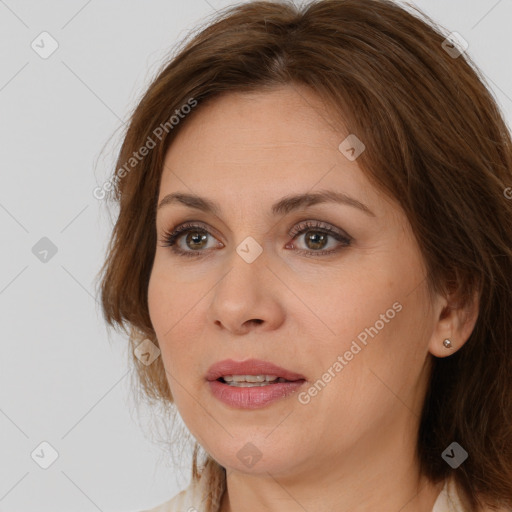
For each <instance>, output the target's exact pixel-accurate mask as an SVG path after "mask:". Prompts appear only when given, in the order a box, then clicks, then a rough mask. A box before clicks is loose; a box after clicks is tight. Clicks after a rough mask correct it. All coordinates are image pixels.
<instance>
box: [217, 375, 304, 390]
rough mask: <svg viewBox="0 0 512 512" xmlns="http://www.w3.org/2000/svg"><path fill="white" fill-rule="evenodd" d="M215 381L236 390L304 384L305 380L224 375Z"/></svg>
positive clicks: (266, 376)
mask: <svg viewBox="0 0 512 512" xmlns="http://www.w3.org/2000/svg"><path fill="white" fill-rule="evenodd" d="M216 380H217V382H222V383H223V384H227V385H228V386H233V387H238V388H253V387H262V386H272V385H275V384H281V383H283V382H305V379H296V380H288V379H284V378H283V377H277V376H276V375H226V376H224V377H219V378H218V379H216Z"/></svg>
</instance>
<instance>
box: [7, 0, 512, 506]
mask: <svg viewBox="0 0 512 512" xmlns="http://www.w3.org/2000/svg"><path fill="white" fill-rule="evenodd" d="M232 3H234V2H229V1H221V0H217V1H215V0H208V1H206V0H187V1H186V2H184V1H183V0H180V1H175V0H167V1H164V0H146V1H144V2H143V1H139V2H136V1H133V0H129V1H127V0H125V1H123V2H121V1H120V0H108V1H100V0H89V1H86V0H72V1H67V2H63V1H61V2H59V1H56V0H55V1H21V0H5V1H1V0H0V42H1V44H0V52H1V60H0V62H1V67H0V119H1V122H0V140H1V143H0V152H1V153H0V157H1V158H0V166H1V170H0V179H1V183H0V233H1V242H0V243H1V248H2V251H1V254H0V258H1V259H0V262H1V265H0V322H1V323H0V326H1V331H2V335H1V336H2V337H1V340H2V358H1V359H0V365H1V366H0V369H1V371H0V434H1V435H0V460H1V464H0V511H7V510H9V511H10V512H18V511H40V512H45V511H52V512H59V511H74V512H79V511H86V510H87V511H95V510H100V511H105V512H106V511H123V512H129V511H137V510H141V509H144V508H149V507H152V506H155V505H156V504H159V503H161V502H163V501H166V500H167V499H169V498H170V497H171V496H173V495H174V494H175V493H176V492H178V490H180V489H181V488H183V487H185V486H186V484H187V483H188V478H189V469H190V464H189V462H190V458H189V456H188V455H184V456H183V457H181V459H182V464H181V465H180V467H179V468H178V467H174V466H173V464H172V463H171V462H170V460H169V458H168V457H167V456H166V455H165V453H164V452H163V451H162V449H161V448H160V447H159V446H158V445H157V444H156V443H154V442H153V441H152V439H151V438H150V437H149V436H148V434H147V432H146V429H145V427H144V425H145V423H144V421H142V422H140V421H139V420H138V419H137V416H136V415H135V414H134V413H133V406H132V402H133V400H132V398H131V395H130V389H131V388H130V378H131V377H130V373H129V367H128V365H127V359H128V354H127V352H126V343H125V340H124V339H123V338H122V337H121V336H118V335H116V334H115V333H113V334H112V336H111V340H112V341H109V338H108V335H107V330H106V327H105V325H104V322H103V318H102V316H101V314H100V310H99V307H98V304H97V298H96V297H95V289H94V284H93V283H94V278H95V276H96V274H97V272H98V270H99V268H100V266H101V263H102V258H103V255H104V251H105V248H106V243H107V239H108V235H109V232H110V229H111V221H110V217H109V215H108V211H107V209H106V206H105V203H104V202H103V201H100V200H97V199H96V198H95V197H94V196H93V194H92V191H93V189H94V188H95V187H96V186H98V185H101V184H102V183H104V182H105V181H106V180H107V179H108V177H109V174H110V172H111V171H112V168H113V165H114V161H115V156H116V151H117V149H118V148H119V142H120V134H121V127H122V125H123V123H124V120H125V119H127V118H128V114H129V113H130V112H131V109H132V108H133V107H134V105H135V103H136V101H137V99H138V98H140V96H141V94H142V92H143V91H144V88H145V87H146V86H147V85H148V84H149V82H150V79H151V78H152V77H153V76H154V74H155V72H156V70H157V69H158V68H159V67H160V65H161V64H162V62H163V59H164V58H165V56H166V55H168V54H169V52H170V51H171V50H172V48H173V46H174V45H175V44H176V43H177V42H178V41H180V40H181V39H182V38H183V37H184V36H185V35H186V33H187V32H188V31H189V30H191V29H193V28H194V27H196V25H197V23H199V22H201V21H204V20H205V19H206V18H207V17H208V16H209V15H211V14H212V13H214V12H215V9H219V8H221V7H224V6H227V5H230V4H232ZM414 4H415V5H417V6H418V7H420V8H421V9H423V10H425V12H426V13H427V14H428V15H430V16H431V17H433V18H434V20H436V21H437V22H439V23H441V24H442V25H443V26H444V27H446V28H447V29H448V30H449V31H457V32H459V33H460V34H461V35H462V36H463V37H464V38H465V39H466V40H467V41H468V43H469V49H468V53H469V54H470V55H471V56H472V57H473V59H474V60H475V61H476V63H477V64H478V65H479V66H480V68H481V69H482V71H483V72H484V74H485V76H486V77H487V80H488V83H489V84H490V85H491V88H492V90H493V92H494V93H495V95H496V97H497V99H498V102H499V104H500V106H501V108H502V109H503V111H504V113H505V116H506V118H507V120H508V122H509V124H510V119H511V117H512V66H511V58H510V51H511V50H512V31H511V30H510V26H509V23H508V22H509V21H510V20H511V19H512V2H511V1H510V0H500V1H495V0H479V1H476V0H473V1H468V0H450V2H446V0H439V1H437V0H435V1H434V0H422V1H416V2H414ZM43 31H46V32H48V33H49V34H51V36H52V38H54V39H55V40H56V41H57V43H58V45H59V47H58V49H57V50H56V51H55V52H54V53H53V54H52V55H51V56H49V57H48V58H46V59H43V58H42V57H41V56H40V55H39V54H38V53H36V51H34V49H33V48H32V47H31V44H32V42H33V41H34V40H35V42H36V43H35V44H39V47H40V51H42V50H45V51H48V49H50V48H51V47H50V40H49V39H45V41H44V42H43V43H42V42H41V38H40V37H39V35H40V34H41V33H42V32H43ZM43 46H44V48H42V47H43ZM511 185H512V184H511ZM43 237H47V238H48V239H50V240H51V242H52V243H53V244H54V245H55V246H56V248H57V253H56V254H54V255H53V256H52V253H51V252H50V253H48V256H47V257H46V258H47V261H46V262H43V261H40V259H39V258H38V257H36V255H35V254H34V253H33V250H32V248H33V247H34V246H35V245H36V244H37V243H38V242H39V241H40V239H41V238H43ZM39 243H40V244H43V245H44V244H45V243H46V242H39ZM36 247H39V246H36ZM39 250H42V249H39ZM36 252H37V251H36ZM41 257H42V256H41ZM146 415H148V411H146ZM143 416H144V414H143ZM148 424H149V423H148ZM43 441H46V442H48V443H50V445H51V446H53V447H54V449H55V450H56V451H57V452H58V458H57V459H56V461H55V462H54V463H53V464H52V465H51V466H50V467H48V468H47V469H42V468H41V467H40V466H39V465H38V464H37V463H36V462H35V461H34V460H33V458H32V457H31V453H32V452H33V451H34V450H35V449H39V452H38V453H39V454H41V453H45V455H44V457H48V456H49V453H50V452H49V450H48V449H46V451H45V450H44V447H43V452H41V448H40V447H39V445H40V443H41V442H43ZM38 447H39V448H38ZM186 453H188V452H186ZM44 457H43V456H41V459H42V458H44Z"/></svg>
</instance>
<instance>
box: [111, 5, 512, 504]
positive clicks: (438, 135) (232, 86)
mask: <svg viewBox="0 0 512 512" xmlns="http://www.w3.org/2000/svg"><path fill="white" fill-rule="evenodd" d="M409 7H411V8H412V9H413V10H415V11H417V12H418V14H419V15H416V14H415V13H414V12H412V11H411V12H410V11H408V10H407V8H406V7H405V6H402V7H401V6H398V5H397V4H395V3H394V2H392V1H390V0H318V1H314V2H312V3H310V4H309V5H305V6H303V7H302V8H298V7H295V6H293V5H292V4H291V3H284V2H279V3H277V2H268V1H255V2H249V3H246V4H243V5H238V6H235V7H231V8H229V9H227V10H224V11H222V12H221V13H220V14H219V15H218V19H215V20H213V22H210V24H209V25H208V26H207V27H206V28H204V29H203V30H202V31H200V32H199V33H196V34H194V36H193V38H192V39H191V40H190V41H188V42H187V43H186V44H184V45H183V47H181V48H180V49H179V51H177V53H176V54H175V55H174V56H173V57H172V59H171V60H170V62H168V63H166V65H165V66H164V67H163V69H162V70H160V72H159V74H158V76H157V77H156V79H155V80H154V81H153V82H152V84H151V85H150V87H149V88H148V90H147V92H146V93H145V95H144V96H143V98H142V100H141V101H140V103H139V104H138V106H137V107H136V109H135V110H134V112H133V114H132V116H131V120H130V123H129V126H128V128H127V132H126V135H125V138H124V142H123V144H122V147H121V150H120V154H119V158H118V166H117V167H118V171H117V173H116V174H115V175H114V183H113V185H114V186H113V188H112V191H113V194H112V199H113V201H115V202H116V204H117V203H118V204H119V216H118V218H117V222H116V223H115V226H114V228H113V233H112V238H111V240H110V244H109V247H108V253H107V256H106V261H105V263H104V265H103V267H102V272H103V276H102V281H101V299H102V308H103V313H104V315H105V318H106V320H107V322H108V323H109V325H111V326H114V325H117V326H121V327H123V328H124V329H125V332H127V330H126V327H128V328H129V330H130V342H131V344H132V352H133V348H135V346H136V345H137V344H138V343H140V341H141V340H142V339H144V338H149V339H151V340H153V341H154V342H155V343H158V340H156V336H155V332H154V330H153V327H152V325H151V322H150V317H149V312H148V303H147V289H148V282H149V277H150V273H151V268H152V262H153V258H154V254H155V248H156V228H155V215H156V213H155V208H156V202H157V199H158V193H159V182H160V176H161V173H162V167H163V159H164V157H165V154H166V151H167V149H168V148H169V145H170V144H171V143H172V141H173V139H174V137H175V135H176V133H178V131H179V129H180V128H181V126H182V125H183V123H186V122H187V117H186V116H185V117H184V118H183V120H181V121H180V122H179V124H177V125H175V126H174V125H173V126H172V128H171V127H170V125H169V123H168V124H167V128H168V129H167V130H165V134H164V135H163V136H162V137H161V139H159V140H158V143H157V145H156V147H155V148H154V149H152V150H151V151H150V152H149V154H147V156H146V157H145V158H144V159H141V161H140V162H138V163H137V164H136V168H134V170H130V171H131V172H127V171H126V165H125V167H124V168H125V171H126V172H124V173H119V168H120V167H121V166H122V165H123V164H126V162H128V161H129V159H130V158H131V156H132V154H133V153H134V151H137V150H138V149H139V148H141V147H142V146H143V145H144V144H146V141H147V140H149V138H152V140H154V139H156V137H155V128H156V127H158V126H161V127H162V126H165V124H164V123H166V121H167V120H168V119H169V118H170V117H171V116H172V115H173V113H175V112H176V111H177V110H179V109H180V108H182V106H183V105H185V104H187V103H189V104H190V101H191V99H194V100H195V101H197V102H198V105H199V106H196V107H195V109H194V112H192V113H191V114H190V116H193V115H194V113H195V112H197V111H198V110H199V109H200V108H201V104H204V102H205V101H206V100H207V99H212V98H215V97H218V96H219V95H220V94H226V93H229V92H230V91H256V90H263V89H265V88H267V87H273V86H282V85H290V86H293V85H294V84H302V85H306V86H309V87H310V88H311V89H312V90H314V91H315V92H316V93H317V94H318V95H319V97H321V98H322V99H323V100H324V101H326V102H328V103H329V105H331V106H332V110H331V113H332V119H333V120H334V121H336V120H338V119H339V120H343V124H344V126H345V128H346V130H347V134H348V133H353V134H357V136H358V138H359V139H361V140H362V141H363V142H364V144H365V146H366V150H365V151H364V152H363V153H362V154H361V155H360V157H359V158H358V163H359V165H360V167H361V169H362V171H363V172H364V173H365V175H366V176H367V177H368V178H369V179H370V180H371V182H372V183H373V184H375V186H377V187H379V189H380V190H382V191H383V192H384V193H385V194H387V195H388V196H389V197H391V198H394V199H395V200H396V201H398V202H399V204H400V205H401V206H402V208H403V210H404V211H405V213H406V215H407V217H408V219H409V222H410V223H411V226H412V229H413V232H414V234H415V236H416V239H417V241H418V244H419V246H420V249H421V252H422V255H423V257H424V260H425V262H426V265H427V269H428V275H427V282H428V285H429V290H431V291H432V292H439V293H447V292H448V291H455V292H457V297H458V298H459V299H460V307H464V306H465V305H468V304H470V302H471V300H472V299H473V298H474V296H475V293H476V295H477V296H478V297H479V300H480V307H479V316H478V319H477V323H476V325H475V328H474V330H473V332H472V333H471V336H470V337H469V339H468V341H467V342H466V343H465V345H464V346H463V347H462V348H461V349H460V350H458V351H457V352H455V353H454V354H453V355H452V356H450V357H446V358H435V357H433V364H432V372H431V380H430V385H429V388H428V391H427V395H426V398H425V403H424V407H423V412H422V417H421V423H420V429H419V436H418V443H417V451H418V456H419V460H420V468H421V471H422V473H423V474H424V475H426V476H427V477H428V478H429V479H431V481H432V482H434V483H437V482H440V481H441V480H443V479H445V478H447V477H448V476H450V475H451V474H452V475H453V476H454V478H455V481H456V484H457V486H458V488H459V489H460V490H462V491H463V493H464V494H465V495H466V496H467V498H468V502H469V503H470V504H471V510H477V507H481V506H483V505H484V504H487V506H490V507H497V506H503V505H508V506H512V286H511V278H512V277H511V276H512V250H511V247H512V220H511V219H512V201H511V200H510V199H508V197H510V195H509V194H508V193H507V190H512V189H509V188H508V186H510V185H512V142H511V138H510V133H509V131H508V129H507V126H506V124H505V122H504V120H503V118H502V114H501V113H500V110H499V108H498V106H497V102H496V100H495V99H494V97H493V96H492V94H491V93H490V90H489V89H490V88H489V87H488V86H487V85H484V84H485V80H484V78H483V77H482V75H481V73H480V72H479V70H478V68H477V67H476V66H475V64H474V63H473V61H472V60H471V58H470V57H469V55H468V53H467V52H466V53H463V54H462V55H459V56H458V57H457V58H455V57H454V56H453V54H452V55H450V54H449V53H448V51H446V50H445V48H446V44H443V41H444V40H445V38H446V37H447V35H448V31H446V30H445V29H444V28H441V27H439V26H436V24H435V23H434V22H433V21H432V20H431V19H430V18H428V17H427V16H426V15H425V14H424V13H422V12H421V11H419V10H418V9H416V8H414V7H412V6H409ZM420 15H421V16H423V17H424V18H425V20H422V19H421V18H420ZM334 113H336V115H334ZM158 133H160V132H158ZM341 140H343V139H342V138H341V139H340V141H341ZM120 174H123V176H121V175H120ZM133 359H134V364H135V368H136V371H137V377H138V380H139V383H140V386H141V389H142V390H143V391H144V393H145V396H146V397H148V398H150V399H151V400H156V401H162V402H165V403H168V404H172V402H173V397H172V395H171V393H170V389H169V386H168V383H167V379H166V376H165V370H164V367H163V364H162V361H161V358H158V359H157V360H156V361H155V362H154V363H153V364H151V365H149V366H145V365H143V364H141V363H140V362H139V361H138V360H137V359H136V358H135V357H134V358H133ZM453 441H457V442H458V443H459V444H460V445H461V446H462V447H463V448H464V449H465V450H466V451H467V452H468V453H469V458H468V459H467V460H466V461H465V462H464V463H463V464H462V465H461V466H459V467H458V468H457V469H456V470H453V469H452V468H451V467H450V466H449V465H448V464H447V463H446V462H445V461H444V460H443V458H442V457H441V453H442V452H443V451H444V450H445V448H446V447H447V446H448V445H450V444H451V443H452V442H453ZM197 448H198V447H197V444H196V450H195V451H194V457H193V474H192V477H193V479H194V480H197V479H198V478H199V477H200V474H201V473H200V472H199V471H198V468H197ZM203 471H204V472H207V473H208V475H209V476H208V479H209V489H210V491H211V494H210V499H209V501H208V502H207V508H208V510H209V511H215V510H217V507H218V505H219V502H220V499H221V497H222V494H223V492H224V489H225V485H226V480H225V469H224V468H222V467H221V466H220V465H219V464H218V463H217V462H216V461H215V460H213V459H212V458H211V457H210V456H208V455H207V456H206V460H205V462H204V469H203Z"/></svg>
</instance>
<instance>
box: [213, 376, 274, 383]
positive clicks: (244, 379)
mask: <svg viewBox="0 0 512 512" xmlns="http://www.w3.org/2000/svg"><path fill="white" fill-rule="evenodd" d="M222 378H223V379H224V380H225V381H226V382H251V383H253V382H272V381H274V380H277V379H278V377H277V376H276V375H224V377H222Z"/></svg>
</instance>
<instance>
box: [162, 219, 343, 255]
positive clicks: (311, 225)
mask: <svg viewBox="0 0 512 512" xmlns="http://www.w3.org/2000/svg"><path fill="white" fill-rule="evenodd" d="M189 231H197V232H199V233H206V234H208V235H210V232H209V231H208V230H207V229H206V228H205V227H204V226H203V225H198V224H193V223H185V224H182V225H181V226H178V227H177V228H176V229H174V231H172V230H171V231H165V232H164V234H163V240H162V241H161V246H162V247H171V249H172V251H173V252H174V253H176V254H177V255H178V256H184V257H192V258H195V257H201V256H203V254H201V253H204V252H206V251H184V250H183V249H180V248H179V247H177V245H176V242H177V241H178V239H179V238H180V237H181V235H183V234H185V233H188V232H189ZM308 231H316V232H318V233H323V234H326V235H330V236H331V237H333V238H334V239H335V240H337V241H338V242H341V243H342V244H343V245H342V246H343V247H348V246H349V245H350V243H351V242H352V238H350V237H349V236H347V235H344V234H342V233H340V232H338V231H336V230H335V229H333V228H332V227H330V226H329V225H325V224H323V223H321V222H318V221H305V222H302V223H300V224H298V225H297V226H296V227H295V228H294V229H292V230H291V231H290V232H289V233H288V236H290V237H292V240H295V238H297V237H298V236H299V235H303V234H304V233H307V232H308ZM339 250H340V249H339V248H337V249H332V250H330V251H306V250H304V249H299V250H298V252H299V254H305V255H307V256H325V255H328V254H333V253H335V252H338V251H339Z"/></svg>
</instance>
